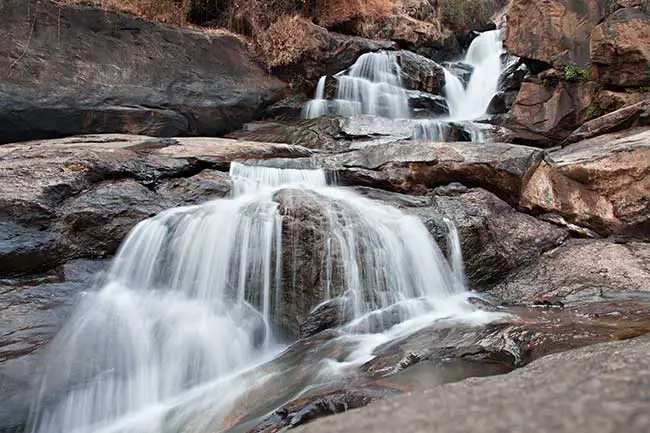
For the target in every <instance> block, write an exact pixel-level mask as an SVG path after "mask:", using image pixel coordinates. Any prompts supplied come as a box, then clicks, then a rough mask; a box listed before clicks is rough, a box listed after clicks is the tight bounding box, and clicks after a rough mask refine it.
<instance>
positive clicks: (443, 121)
mask: <svg viewBox="0 0 650 433" xmlns="http://www.w3.org/2000/svg"><path fill="white" fill-rule="evenodd" d="M501 38H502V34H501V30H494V31H488V32H484V33H481V34H480V35H479V36H477V37H476V38H475V39H474V40H473V41H472V43H471V44H470V47H469V49H468V50H467V54H466V55H465V57H464V58H463V59H462V60H461V61H460V63H463V64H465V65H468V66H469V67H470V68H471V69H472V72H471V75H470V78H469V81H468V82H467V83H466V84H463V82H462V80H461V79H460V78H459V77H457V76H456V75H454V73H453V72H452V71H451V70H450V69H447V68H443V69H444V76H445V86H444V88H443V90H442V93H443V95H444V97H445V100H446V102H447V106H448V108H449V114H448V115H447V116H443V117H439V118H431V119H412V118H411V112H410V109H409V97H408V94H407V92H406V90H405V89H404V87H403V85H402V80H401V75H402V71H401V68H400V65H399V64H398V62H397V59H396V58H395V56H394V55H393V54H392V53H391V52H389V51H380V52H376V53H366V54H363V55H362V56H360V57H359V59H358V60H357V61H356V63H355V64H354V65H352V66H351V67H350V68H349V69H347V70H345V71H341V72H339V73H337V74H335V75H334V76H333V78H334V80H335V82H336V92H335V97H334V99H332V100H328V99H327V98H326V82H327V79H328V77H321V78H320V80H319V81H318V85H317V88H316V93H315V95H314V99H312V100H311V101H309V102H307V103H306V104H305V106H304V107H303V111H302V117H303V118H305V119H314V118H317V117H322V116H326V115H337V116H344V117H353V116H360V115H374V116H380V117H385V118H389V119H400V120H408V121H409V123H410V125H411V131H412V138H414V139H424V140H433V141H454V140H453V134H452V132H453V129H454V128H460V129H461V130H463V131H464V132H465V134H466V135H468V136H469V139H470V140H471V141H477V142H483V141H488V140H489V130H490V127H489V125H485V124H481V123H476V122H473V120H475V119H478V118H481V117H483V116H485V115H486V112H487V108H488V105H489V103H490V101H491V100H492V97H493V96H494V95H495V94H496V93H497V90H498V83H499V79H500V76H501V73H502V72H503V69H504V68H503V63H502V60H501V56H502V54H503V53H504V49H503V43H502V40H501Z"/></svg>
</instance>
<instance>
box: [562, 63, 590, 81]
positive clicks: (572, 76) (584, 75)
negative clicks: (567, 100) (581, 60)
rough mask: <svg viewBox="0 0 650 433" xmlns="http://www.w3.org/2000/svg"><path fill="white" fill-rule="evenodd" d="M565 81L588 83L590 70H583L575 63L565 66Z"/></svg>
mask: <svg viewBox="0 0 650 433" xmlns="http://www.w3.org/2000/svg"><path fill="white" fill-rule="evenodd" d="M564 79H565V80H567V81H586V80H588V79H589V69H587V68H581V67H580V66H578V65H576V64H575V63H567V64H566V65H565V66H564Z"/></svg>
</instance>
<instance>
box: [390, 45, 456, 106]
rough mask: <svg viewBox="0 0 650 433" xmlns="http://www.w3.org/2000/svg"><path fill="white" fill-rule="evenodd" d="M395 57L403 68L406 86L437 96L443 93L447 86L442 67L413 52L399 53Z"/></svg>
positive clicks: (403, 78)
mask: <svg viewBox="0 0 650 433" xmlns="http://www.w3.org/2000/svg"><path fill="white" fill-rule="evenodd" d="M395 56H396V57H397V62H398V63H399V65H400V66H401V67H402V80H403V84H404V86H406V87H407V88H408V89H412V90H419V91H422V92H426V93H433V94H436V95H437V94H441V93H442V88H443V87H444V86H445V73H444V69H443V68H442V66H440V65H439V64H437V63H436V62H434V61H433V60H431V59H428V58H426V57H424V56H421V55H419V54H415V53H413V52H411V51H404V50H403V51H397V52H395Z"/></svg>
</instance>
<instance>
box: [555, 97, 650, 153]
mask: <svg viewBox="0 0 650 433" xmlns="http://www.w3.org/2000/svg"><path fill="white" fill-rule="evenodd" d="M634 126H650V100H645V101H641V102H639V103H637V104H634V105H629V106H627V107H624V108H621V109H620V110H616V111H614V112H612V113H608V114H605V115H604V116H601V117H598V118H596V119H593V120H590V121H589V122H586V123H585V124H583V125H582V126H581V127H580V128H578V129H576V130H575V131H573V133H571V135H570V136H569V137H568V138H567V139H566V141H567V142H568V143H575V142H577V141H580V140H586V139H588V138H592V137H596V136H598V135H602V134H608V133H612V132H618V131H622V130H623V129H627V128H632V127H634Z"/></svg>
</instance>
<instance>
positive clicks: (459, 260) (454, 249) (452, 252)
mask: <svg viewBox="0 0 650 433" xmlns="http://www.w3.org/2000/svg"><path fill="white" fill-rule="evenodd" d="M444 221H445V224H446V225H447V246H448V248H447V249H448V255H449V261H450V262H451V269H452V271H453V273H454V277H456V283H457V284H458V286H459V288H460V289H464V288H465V287H467V281H466V279H465V264H464V263H463V250H462V248H461V246H460V237H459V236H458V229H457V228H456V226H455V225H454V223H453V222H452V221H451V220H450V219H449V218H445V219H444Z"/></svg>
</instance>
